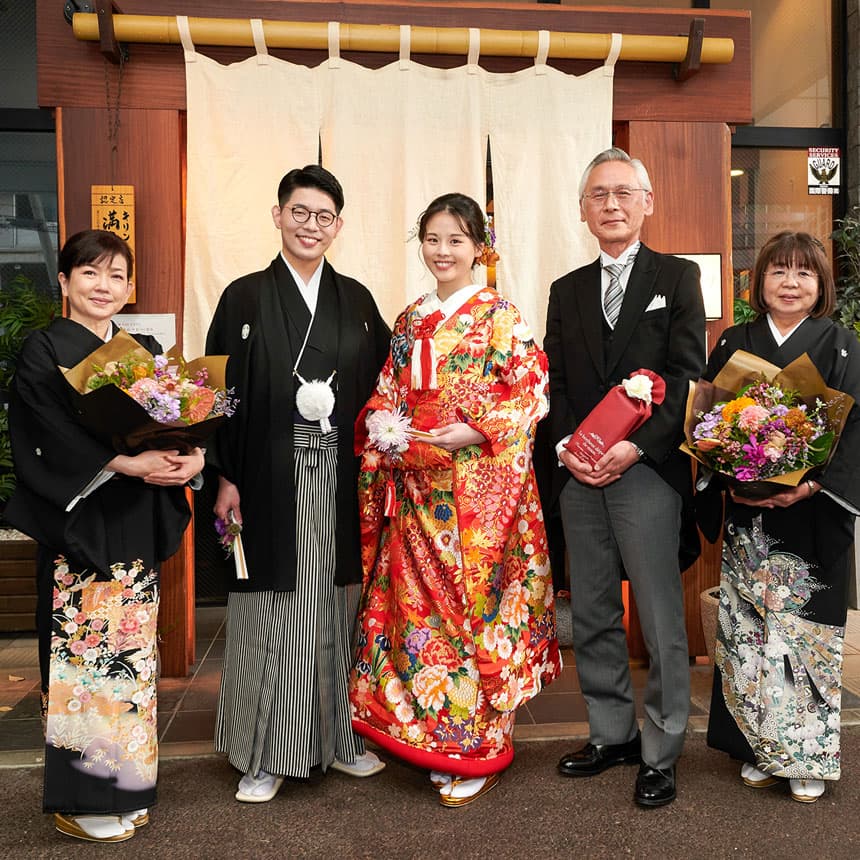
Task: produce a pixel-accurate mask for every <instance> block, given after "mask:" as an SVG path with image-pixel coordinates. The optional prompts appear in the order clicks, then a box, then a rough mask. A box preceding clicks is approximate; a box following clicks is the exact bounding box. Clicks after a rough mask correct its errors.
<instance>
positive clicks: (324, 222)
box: [290, 206, 337, 227]
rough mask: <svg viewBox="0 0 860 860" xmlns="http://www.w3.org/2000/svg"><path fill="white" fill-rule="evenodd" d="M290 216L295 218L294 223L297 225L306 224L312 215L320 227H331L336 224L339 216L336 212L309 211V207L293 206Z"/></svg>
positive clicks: (323, 210)
mask: <svg viewBox="0 0 860 860" xmlns="http://www.w3.org/2000/svg"><path fill="white" fill-rule="evenodd" d="M290 214H291V215H292V216H293V221H295V222H296V223H297V224H304V223H305V221H307V220H308V218H310V217H311V215H313V216H314V218H316V219H317V224H318V225H319V226H320V227H331V225H332V224H334V222H335V219H336V218H337V215H335V214H334V212H329V210H328V209H317V210H316V211H314V210H313V209H308V207H307V206H291V207H290Z"/></svg>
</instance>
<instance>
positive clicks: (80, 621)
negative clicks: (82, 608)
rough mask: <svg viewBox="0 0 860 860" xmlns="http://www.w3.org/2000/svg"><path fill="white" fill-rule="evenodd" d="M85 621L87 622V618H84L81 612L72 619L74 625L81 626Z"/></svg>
mask: <svg viewBox="0 0 860 860" xmlns="http://www.w3.org/2000/svg"><path fill="white" fill-rule="evenodd" d="M86 620H87V616H86V615H85V614H84V613H83V612H79V613H78V614H77V615H76V616H75V617H74V622H75V624H83V623H84V621H86Z"/></svg>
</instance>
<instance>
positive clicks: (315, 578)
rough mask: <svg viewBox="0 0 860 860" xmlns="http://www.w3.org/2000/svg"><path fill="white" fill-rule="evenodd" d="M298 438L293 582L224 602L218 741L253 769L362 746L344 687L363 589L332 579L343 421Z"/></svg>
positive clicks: (292, 772)
mask: <svg viewBox="0 0 860 860" xmlns="http://www.w3.org/2000/svg"><path fill="white" fill-rule="evenodd" d="M294 440H295V484H296V510H295V517H296V541H297V555H298V564H297V571H296V590H295V591H259V592H233V593H231V594H230V596H229V598H228V602H227V644H226V652H225V656H224V671H223V675H222V679H221V692H220V696H219V701H218V718H217V723H216V727H215V748H216V749H217V750H218V751H219V752H225V753H227V756H228V759H229V761H230V763H231V764H232V765H233V766H234V767H235V768H237V769H238V770H240V771H241V772H242V773H252V774H255V775H256V774H257V773H258V772H259V771H260V770H264V771H266V772H267V773H272V774H277V775H280V776H290V777H307V776H308V774H309V773H310V769H311V768H312V767H315V766H317V765H321V766H322V768H323V770H325V769H326V768H327V767H328V766H329V765H330V764H331V763H332V761H333V760H334V759H335V757H336V758H338V759H339V760H340V761H344V762H349V763H351V762H353V761H354V760H355V758H356V756H359V755H362V754H363V753H364V742H363V741H362V739H361V738H359V737H358V736H357V735H355V734H354V733H353V731H352V726H351V720H350V713H349V701H348V687H347V684H348V679H349V670H350V663H351V656H352V630H353V625H354V622H355V615H356V610H357V606H358V600H359V597H360V592H361V587H360V586H359V585H351V586H347V587H345V588H343V587H338V586H336V585H335V584H334V568H335V540H334V535H335V523H336V514H335V486H336V465H337V429H336V428H334V429H332V431H331V432H329V433H322V431H321V430H320V429H319V428H318V427H311V426H304V425H296V427H295V430H294ZM250 575H251V577H253V571H251V573H250Z"/></svg>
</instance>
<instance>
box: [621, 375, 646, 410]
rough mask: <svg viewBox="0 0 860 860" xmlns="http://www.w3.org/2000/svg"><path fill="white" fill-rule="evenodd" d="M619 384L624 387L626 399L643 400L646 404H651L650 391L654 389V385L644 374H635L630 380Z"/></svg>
mask: <svg viewBox="0 0 860 860" xmlns="http://www.w3.org/2000/svg"><path fill="white" fill-rule="evenodd" d="M621 384H622V385H623V386H624V390H625V391H626V392H627V396H628V397H633V398H635V399H636V400H644V401H645V402H646V403H650V402H651V389H652V388H653V387H654V383H653V381H652V380H651V379H649V378H648V377H647V376H645V374H644V373H635V374H633V376H631V377H630V379H625V380H623V381H622V383H621Z"/></svg>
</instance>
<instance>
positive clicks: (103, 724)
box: [4, 319, 190, 814]
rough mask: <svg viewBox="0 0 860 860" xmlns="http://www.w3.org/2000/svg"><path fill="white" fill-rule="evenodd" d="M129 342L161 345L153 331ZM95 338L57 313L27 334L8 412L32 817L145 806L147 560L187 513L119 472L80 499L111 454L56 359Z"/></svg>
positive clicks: (152, 595) (64, 359)
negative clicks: (83, 415)
mask: <svg viewBox="0 0 860 860" xmlns="http://www.w3.org/2000/svg"><path fill="white" fill-rule="evenodd" d="M116 330H117V329H116V327H114V331H116ZM137 340H138V341H139V342H140V343H141V344H142V345H143V346H144V347H146V348H147V349H148V350H149V351H150V352H153V353H159V352H161V348H160V347H159V345H158V343H157V342H156V341H155V340H154V339H153V338H150V337H145V336H137ZM102 344H103V341H102V340H101V339H100V338H99V337H97V336H96V335H95V334H93V333H92V332H91V331H89V330H88V329H87V328H85V327H84V326H82V325H80V324H78V323H76V322H73V321H72V320H69V319H58V320H55V321H54V322H53V323H52V324H51V325H50V326H49V327H48V328H47V329H45V330H44V331H38V332H34V333H33V334H32V335H30V337H29V338H28V339H27V340H26V342H25V344H24V347H23V349H22V351H21V355H20V356H19V358H18V362H17V367H16V371H15V377H14V380H13V384H12V397H11V402H10V408H9V428H10V434H11V440H12V450H13V455H14V460H15V473H16V477H17V487H16V490H15V494H14V495H13V497H12V498H11V499H10V501H9V504H8V505H7V507H6V510H5V512H4V515H5V517H6V519H7V520H8V521H9V522H10V523H11V524H12V525H14V526H15V527H16V528H19V529H20V530H21V531H23V532H24V533H25V534H28V535H30V536H31V537H33V538H34V539H35V540H36V541H38V543H39V564H38V579H39V582H38V591H39V598H38V608H37V626H38V630H39V657H40V664H41V668H42V687H43V694H44V693H45V692H47V693H48V696H47V733H46V752H45V794H44V808H45V811H46V812H63V813H69V814H86V813H90V814H105V813H115V812H130V811H134V810H137V809H141V808H143V807H148V806H151V805H152V804H153V803H154V801H155V779H156V771H157V764H158V758H157V756H158V744H157V740H158V739H157V726H156V675H157V654H156V622H157V615H158V564H159V562H160V561H162V560H164V559H166V558H168V557H169V556H171V555H172V554H173V553H174V552H176V550H177V549H178V548H179V542H180V540H181V538H182V534H183V532H184V531H185V528H186V526H187V525H188V522H189V519H190V511H189V508H188V504H187V502H186V500H185V492H184V490H183V488H181V487H170V488H166V487H157V486H154V485H149V484H145V483H144V482H143V481H141V480H138V479H135V478H129V477H126V476H122V475H116V476H115V477H113V478H111V479H110V480H108V481H107V483H104V484H102V485H101V486H99V487H98V488H97V489H95V490H94V491H93V492H91V493H90V494H88V495H85V496H83V497H80V496H81V494H82V492H84V491H85V488H87V486H88V484H89V483H90V482H91V480H92V479H93V478H95V477H96V476H98V475H99V473H100V472H101V471H102V469H103V467H104V466H105V465H106V464H107V463H108V462H109V461H110V460H111V459H113V457H114V456H115V452H114V451H113V450H112V449H111V448H109V447H107V446H105V445H104V444H103V443H101V442H99V441H98V440H96V439H95V438H93V437H92V436H90V435H89V434H88V433H87V431H86V430H84V429H83V427H81V426H80V425H79V424H78V423H77V421H76V418H75V410H74V407H73V405H72V402H71V399H70V396H69V394H70V388H69V386H68V384H67V383H66V382H65V380H64V379H63V377H62V374H61V373H60V371H59V370H58V366H62V367H72V366H74V365H75V364H77V363H78V362H79V361H81V360H82V359H84V358H85V357H86V356H87V355H89V354H90V353H91V352H93V351H94V350H96V349H97V348H98V347H99V346H101V345H102Z"/></svg>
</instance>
